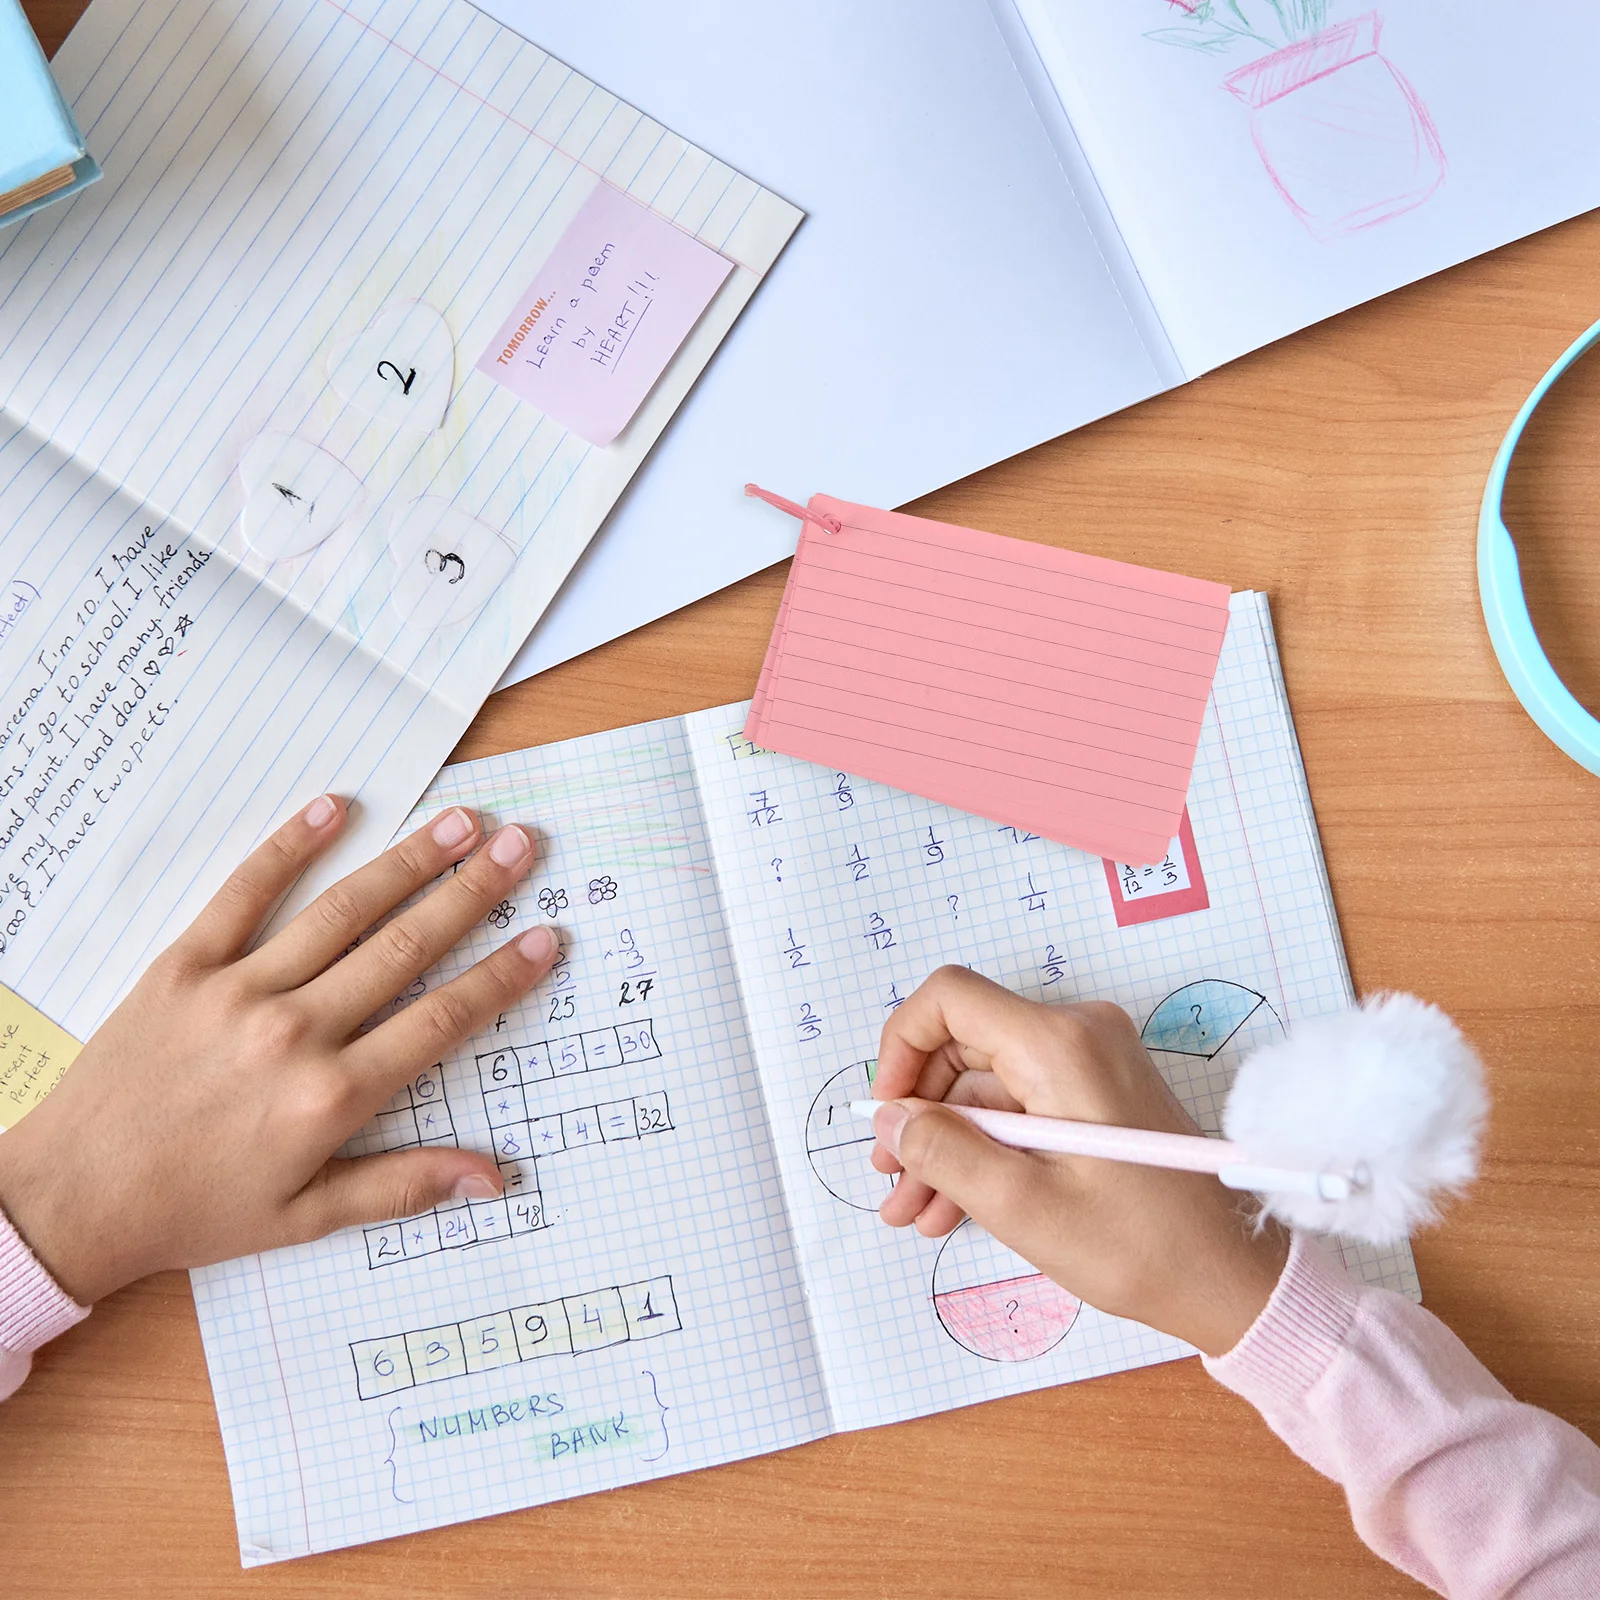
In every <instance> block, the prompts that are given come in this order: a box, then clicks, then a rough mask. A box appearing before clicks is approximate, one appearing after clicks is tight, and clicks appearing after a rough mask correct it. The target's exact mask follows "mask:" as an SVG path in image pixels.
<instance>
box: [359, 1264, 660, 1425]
mask: <svg viewBox="0 0 1600 1600" xmlns="http://www.w3.org/2000/svg"><path fill="white" fill-rule="evenodd" d="M682 1327H683V1323H682V1321H681V1320H680V1319H679V1316H678V1302H677V1300H676V1298H675V1297H674V1295H673V1292H672V1279H671V1277H670V1276H667V1275H663V1276H661V1277H658V1278H643V1279H641V1280H640V1281H639V1282H638V1283H625V1284H621V1285H619V1286H616V1287H613V1288H607V1289H596V1290H594V1291H593V1292H592V1293H589V1294H570V1295H564V1296H563V1297H562V1298H561V1299H559V1300H546V1301H542V1302H539V1303H536V1304H533V1305H526V1306H514V1307H513V1308H512V1309H510V1310H509V1311H495V1312H491V1313H490V1314H489V1315H487V1316H483V1317H474V1318H472V1319H470V1320H469V1321H466V1322H447V1323H444V1324H442V1325H441V1326H439V1327H437V1328H420V1329H417V1330H416V1331H415V1332H412V1333H396V1334H390V1335H388V1336H387V1337H385V1338H382V1339H361V1340H358V1341H357V1342H356V1343H354V1344H352V1345H351V1346H350V1354H351V1357H352V1358H353V1360H354V1361H355V1367H356V1392H357V1393H358V1394H359V1395H360V1397H361V1398H362V1399H363V1400H377V1399H380V1398H382V1397H383V1396H384V1395H389V1394H396V1393H398V1392H399V1391H400V1390H402V1389H414V1388H416V1387H417V1386H418V1385H419V1384H424V1383H439V1382H442V1381H443V1380H444V1379H446V1378H465V1377H468V1376H471V1375H473V1374H476V1373H480V1372H492V1371H495V1370H496V1369H497V1368H500V1367H512V1366H517V1365H520V1364H521V1363H522V1362H524V1361H538V1360H540V1359H541V1358H543V1357H544V1356H568V1355H570V1356H581V1355H587V1354H589V1353H590V1352H591V1351H595V1350H604V1349H607V1348H609V1347H610V1346H612V1345H618V1344H626V1343H628V1342H629V1341H630V1340H633V1339H654V1338H657V1337H659V1336H660V1335H661V1334H663V1333H677V1332H678V1331H679V1330H680V1329H681V1328H682Z"/></svg>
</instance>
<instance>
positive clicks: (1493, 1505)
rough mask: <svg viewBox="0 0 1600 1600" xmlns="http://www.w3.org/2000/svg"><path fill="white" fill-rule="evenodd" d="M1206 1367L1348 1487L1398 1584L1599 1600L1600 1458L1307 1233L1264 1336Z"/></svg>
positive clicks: (1261, 1328)
mask: <svg viewBox="0 0 1600 1600" xmlns="http://www.w3.org/2000/svg"><path fill="white" fill-rule="evenodd" d="M1205 1366H1206V1370H1207V1371H1208V1372H1209V1373H1210V1374H1211V1375H1212V1377H1214V1378H1216V1379H1217V1380H1218V1381H1219V1382H1221V1383H1224V1384H1226V1385H1227V1387H1228V1388H1230V1389H1232V1390H1233V1391H1234V1392H1235V1393H1236V1394H1240V1395H1242V1396H1243V1397H1244V1398H1245V1399H1246V1400H1248V1401H1249V1402H1250V1403H1251V1404H1252V1405H1253V1406H1255V1408H1256V1409H1257V1410H1258V1411H1259V1412H1260V1413H1261V1415H1262V1416H1263V1417H1264V1418H1265V1419H1266V1422H1267V1426H1268V1427H1270V1428H1271V1429H1272V1431H1273V1432H1274V1433H1276V1434H1277V1435H1278V1437H1279V1438H1280V1439H1282V1440H1283V1442H1284V1443H1285V1444H1287V1445H1288V1446H1289V1448H1290V1449H1291V1450H1293V1451H1294V1453H1295V1454H1296V1455H1297V1456H1299V1457H1300V1458H1301V1459H1302V1460H1304V1461H1308V1462H1310V1464H1311V1465H1312V1466H1313V1467H1315V1468H1316V1469H1317V1471H1318V1472H1320V1473H1322V1474H1324V1475H1325V1476H1326V1477H1329V1478H1332V1479H1333V1480H1334V1481H1335V1482H1336V1483H1339V1484H1342V1485H1343V1486H1344V1491H1345V1495H1346V1497H1347V1498H1348V1500H1349V1502H1350V1514H1351V1517H1352V1518H1353V1520H1354V1522H1355V1526H1356V1532H1357V1533H1359V1534H1360V1535H1361V1537H1362V1538H1363V1539H1364V1540H1365V1541H1366V1542H1367V1543H1368V1544H1369V1545H1370V1546H1371V1547H1372V1548H1373V1549H1374V1550H1376V1551H1377V1552H1378V1554H1379V1555H1380V1556H1382V1557H1383V1558H1384V1559H1385V1560H1386V1561H1391V1562H1393V1563H1394V1565H1395V1566H1397V1567H1399V1568H1400V1569H1401V1571H1402V1572H1406V1573H1409V1574H1410V1575H1411V1576H1412V1577H1414V1578H1417V1579H1419V1580H1420V1581H1421V1582H1423V1583H1426V1584H1428V1585H1430V1586H1431V1587H1432V1588H1434V1589H1436V1590H1438V1591H1439V1593H1441V1594H1445V1595H1449V1596H1450V1597H1451V1600H1478V1597H1484V1600H1487V1597H1489V1596H1505V1595H1515V1596H1517V1597H1519V1600H1536V1597H1537V1600H1555V1597H1557V1596H1560V1597H1563V1600H1565V1597H1567V1596H1578V1595H1586V1596H1592V1595H1596V1594H1600V1449H1597V1448H1596V1447H1595V1445H1594V1444H1593V1443H1591V1442H1590V1440H1589V1439H1588V1438H1586V1437H1585V1436H1584V1435H1583V1434H1581V1433H1579V1432H1578V1430H1577V1429H1576V1428H1573V1427H1571V1426H1569V1425H1568V1424H1567V1423H1565V1422H1562V1421H1561V1420H1560V1419H1559V1418H1557V1417H1553V1416H1551V1415H1550V1414H1549V1412H1546V1411H1539V1410H1536V1409H1535V1408H1534V1407H1533V1406H1529V1405H1523V1404H1521V1403H1520V1402H1518V1401H1516V1400H1514V1399H1512V1397H1511V1396H1510V1394H1508V1393H1507V1392H1506V1390H1505V1389H1503V1388H1502V1387H1501V1386H1500V1385H1499V1384H1498V1383H1497V1382H1496V1381H1495V1380H1494V1378H1493V1377H1491V1376H1490V1374H1489V1372H1488V1371H1487V1370H1486V1369H1485V1368H1484V1367H1483V1366H1482V1365H1481V1364H1480V1363H1479V1362H1478V1361H1477V1359H1476V1358H1475V1357H1474V1356H1473V1355H1472V1353H1471V1351H1469V1350H1468V1349H1467V1347H1466V1346H1465V1345H1464V1344H1462V1343H1461V1341H1460V1340H1459V1339H1458V1338H1456V1336H1455V1335H1454V1334H1453V1333H1451V1331H1450V1330H1449V1329H1448V1328H1447V1327H1445V1325H1444V1324H1443V1323H1442V1322H1440V1321H1439V1319H1438V1318H1437V1317H1435V1316H1433V1315H1432V1314H1431V1313H1430V1312H1427V1311H1424V1310H1423V1309H1422V1307H1421V1306H1417V1305H1413V1304H1412V1303H1411V1302H1410V1301H1409V1300H1406V1299H1404V1298H1402V1297H1401V1296H1400V1295H1397V1294H1391V1293H1390V1292H1389V1291H1388V1290H1386V1289H1371V1288H1367V1287H1365V1286H1364V1285H1361V1284H1357V1283H1355V1282H1353V1281H1352V1280H1351V1279H1350V1278H1349V1277H1347V1276H1346V1275H1345V1273H1344V1272H1343V1271H1342V1270H1341V1268H1340V1267H1338V1266H1337V1265H1336V1264H1335V1263H1334V1261H1333V1260H1332V1258H1331V1257H1329V1256H1328V1255H1327V1254H1326V1253H1325V1252H1324V1250H1323V1249H1322V1247H1321V1246H1320V1245H1318V1244H1316V1243H1314V1242H1313V1241H1312V1240H1310V1239H1309V1238H1307V1237H1305V1236H1304V1235H1297V1236H1296V1237H1295V1241H1294V1248H1293V1249H1292V1250H1291V1252H1290V1255H1289V1262H1288V1265H1287V1266H1286V1267H1285V1268H1284V1272H1283V1277H1282V1279H1281V1280H1280V1281H1279V1283H1278V1287H1277V1288H1276V1289H1275V1290H1274V1291H1273V1295H1272V1299H1271V1300H1270V1301H1268V1302H1267V1306H1266V1309H1265V1310H1264V1311H1263V1312H1262V1313H1261V1315H1260V1316H1259V1317H1258V1318H1257V1319H1256V1321H1255V1325H1254V1326H1253V1327H1252V1328H1251V1329H1250V1331H1249V1332H1248V1333H1247V1334H1246V1335H1245V1336H1244V1338H1243V1339H1241V1340H1240V1341H1239V1343H1238V1344H1237V1345H1236V1346H1235V1347H1234V1348H1233V1349H1232V1350H1230V1351H1229V1352H1228V1353H1227V1354H1226V1355H1225V1356H1220V1357H1218V1358H1216V1359H1215V1360H1209V1359H1208V1360H1207V1361H1206V1363H1205Z"/></svg>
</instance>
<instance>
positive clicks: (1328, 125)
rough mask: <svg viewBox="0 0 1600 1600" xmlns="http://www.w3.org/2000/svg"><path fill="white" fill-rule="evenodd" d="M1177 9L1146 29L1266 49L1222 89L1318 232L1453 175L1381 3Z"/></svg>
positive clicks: (1344, 229)
mask: <svg viewBox="0 0 1600 1600" xmlns="http://www.w3.org/2000/svg"><path fill="white" fill-rule="evenodd" d="M1166 4H1167V6H1168V8H1169V10H1170V11H1172V12H1175V13H1177V19H1176V20H1175V21H1174V22H1172V23H1170V24H1169V25H1168V26H1166V27H1162V28H1156V29H1154V30H1152V31H1151V32H1149V33H1148V34H1147V35H1146V37H1147V38H1150V39H1154V40H1156V41H1157V42H1158V43H1160V44H1170V45H1177V46H1180V47H1182V48H1185V49H1189V50H1196V51H1200V52H1202V53H1205V54H1209V55H1217V54H1221V53H1222V52H1224V51H1230V50H1232V49H1234V48H1235V47H1237V46H1241V45H1244V46H1250V45H1254V46H1258V47H1264V48H1265V49H1266V51H1267V54H1265V55H1263V56H1260V57H1258V58H1257V59H1256V60H1254V61H1251V62H1249V63H1248V64H1247V65H1245V66H1242V67H1239V68H1238V69H1236V70H1235V71H1233V72H1231V73H1229V74H1228V76H1227V77H1226V78H1224V79H1223V81H1222V87H1223V88H1224V89H1226V90H1227V91H1228V92H1229V93H1230V94H1232V95H1233V96H1234V97H1235V98H1236V99H1238V100H1240V101H1241V102H1242V103H1243V104H1244V105H1246V106H1248V107H1249V110H1250V136H1251V139H1252V141H1253V142H1254V144H1255V147H1256V153H1257V154H1258V155H1259V156H1260V157H1261V164H1262V166H1263V168H1264V169H1265V170H1266V174H1267V177H1268V178H1269V179H1270V181H1271V183H1272V185H1273V187H1274V188H1275V189H1276V190H1277V191H1278V194H1279V195H1280V196H1281V197H1282V199H1283V202H1284V204H1285V205H1287V206H1288V207H1289V209H1290V210H1291V211H1292V212H1294V214H1295V215H1296V216H1297V217H1298V218H1299V219H1300V220H1301V222H1302V223H1304V224H1305V226H1306V228H1307V229H1308V230H1309V231H1310V232H1311V233H1312V234H1313V235H1315V236H1316V237H1317V238H1319V239H1324V240H1328V239H1335V238H1338V237H1340V236H1342V235H1347V234H1352V233H1359V232H1361V231H1362V230H1364V229H1366V228H1370V227H1373V226H1375V225H1376V224H1378V223H1380V222H1388V221H1389V220H1391V219H1392V218H1394V217H1398V216H1400V215H1402V214H1403V213H1404V212H1407V211H1412V210H1414V209H1415V208H1416V207H1417V206H1420V205H1421V204H1422V203H1423V201H1425V200H1426V199H1427V198H1428V197H1429V196H1430V195H1431V194H1432V193H1433V192H1434V190H1436V189H1437V188H1438V187H1439V185H1440V184H1441V183H1443V182H1444V177H1445V156H1444V148H1443V146H1442V145H1441V144H1440V141H1439V132H1438V129H1437V128H1436V127H1435V126H1434V122H1433V118H1432V117H1431V116H1430V115H1429V112H1428V108H1427V106H1425V105H1424V104H1423V102H1422V99H1421V97H1420V96H1419V95H1418V94H1417V92H1416V90H1415V89H1413V88H1412V87H1411V85H1410V84H1409V83H1408V82H1407V81H1406V79H1405V78H1404V77H1403V76H1402V75H1401V74H1400V72H1399V71H1398V70H1397V69H1396V68H1395V67H1394V65H1393V64H1392V63H1391V62H1390V61H1389V60H1388V59H1387V58H1386V57H1385V56H1383V55H1382V54H1381V53H1380V52H1379V49H1378V41H1379V35H1380V33H1381V31H1382V26H1383V24H1382V19H1381V18H1380V17H1379V15H1378V13H1377V12H1375V11H1369V12H1367V13H1366V14H1365V15H1364V16H1360V17H1356V18H1353V19H1351V20H1350V21H1347V22H1341V23H1335V24H1333V25H1332V26H1329V25H1328V23H1327V10H1328V0H1166Z"/></svg>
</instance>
